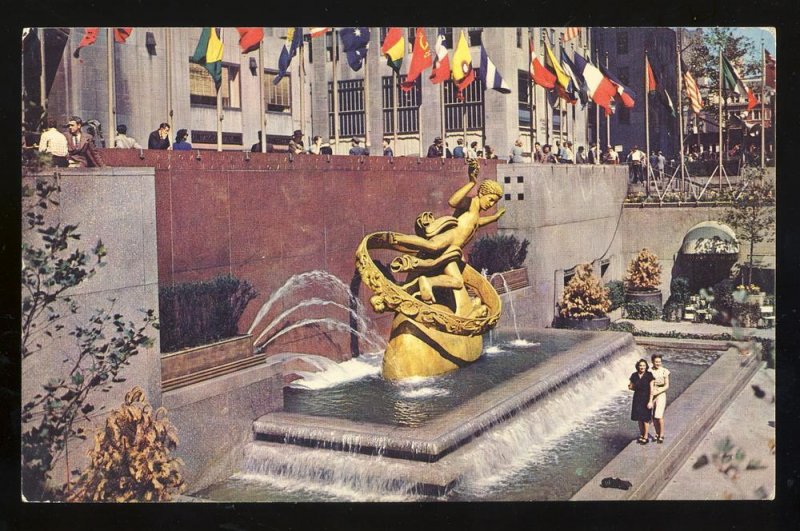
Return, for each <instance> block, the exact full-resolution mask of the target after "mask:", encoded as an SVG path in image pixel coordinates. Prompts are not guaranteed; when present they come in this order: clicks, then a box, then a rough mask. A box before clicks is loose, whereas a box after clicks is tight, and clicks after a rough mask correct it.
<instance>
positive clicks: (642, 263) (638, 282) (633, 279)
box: [625, 249, 661, 291]
mask: <svg viewBox="0 0 800 531" xmlns="http://www.w3.org/2000/svg"><path fill="white" fill-rule="evenodd" d="M625 280H626V281H627V282H628V284H627V286H628V289H630V290H633V291H644V290H652V289H658V287H659V286H660V285H661V264H659V263H658V257H657V256H656V255H654V254H653V253H651V252H650V251H648V250H647V249H642V250H641V251H639V254H638V255H637V256H636V258H634V259H633V260H631V263H630V264H628V271H627V275H626V278H625Z"/></svg>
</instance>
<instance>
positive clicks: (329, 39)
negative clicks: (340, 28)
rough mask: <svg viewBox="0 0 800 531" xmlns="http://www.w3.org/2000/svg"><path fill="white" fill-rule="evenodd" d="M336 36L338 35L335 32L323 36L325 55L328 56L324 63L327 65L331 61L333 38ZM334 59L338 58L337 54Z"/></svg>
mask: <svg viewBox="0 0 800 531" xmlns="http://www.w3.org/2000/svg"><path fill="white" fill-rule="evenodd" d="M337 35H338V32H337V31H329V32H328V33H326V34H325V53H327V54H328V55H327V59H326V61H327V62H329V63H330V62H331V61H333V38H334V36H337ZM337 51H338V50H337ZM336 58H337V59H338V58H339V57H338V54H337V57H336Z"/></svg>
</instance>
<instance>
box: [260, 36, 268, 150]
mask: <svg viewBox="0 0 800 531" xmlns="http://www.w3.org/2000/svg"><path fill="white" fill-rule="evenodd" d="M264 66H265V65H264V38H263V37H262V38H261V44H259V45H258V96H259V99H260V100H261V103H260V104H259V105H258V112H259V113H260V116H259V118H260V120H259V123H260V124H261V153H266V152H267V105H266V102H265V97H264V96H265V94H264Z"/></svg>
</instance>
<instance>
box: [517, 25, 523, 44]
mask: <svg viewBox="0 0 800 531" xmlns="http://www.w3.org/2000/svg"><path fill="white" fill-rule="evenodd" d="M517 48H522V28H517Z"/></svg>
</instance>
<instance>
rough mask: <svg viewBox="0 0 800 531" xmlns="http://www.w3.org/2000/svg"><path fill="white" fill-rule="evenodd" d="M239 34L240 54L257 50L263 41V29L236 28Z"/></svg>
mask: <svg viewBox="0 0 800 531" xmlns="http://www.w3.org/2000/svg"><path fill="white" fill-rule="evenodd" d="M236 31H238V32H239V48H241V50H242V53H249V52H252V51H253V50H258V47H259V46H261V41H262V40H263V39H264V28H236Z"/></svg>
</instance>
